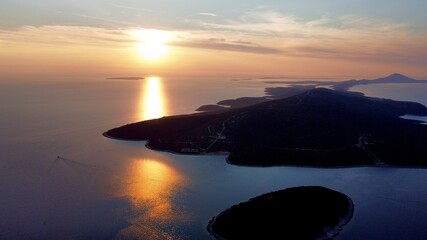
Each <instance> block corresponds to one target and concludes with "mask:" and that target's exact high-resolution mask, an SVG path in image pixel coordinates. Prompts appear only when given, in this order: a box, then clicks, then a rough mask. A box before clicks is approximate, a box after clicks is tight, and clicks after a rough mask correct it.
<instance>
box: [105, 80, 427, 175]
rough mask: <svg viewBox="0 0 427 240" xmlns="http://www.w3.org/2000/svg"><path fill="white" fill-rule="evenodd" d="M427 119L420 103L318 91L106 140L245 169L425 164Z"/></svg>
mask: <svg viewBox="0 0 427 240" xmlns="http://www.w3.org/2000/svg"><path fill="white" fill-rule="evenodd" d="M406 114H411V115H427V108H426V107H425V106H423V105H421V104H419V103H413V102H401V101H393V100H387V99H379V98H371V97H365V96H363V95H362V94H355V93H350V92H342V91H336V90H329V89H322V88H315V89H312V90H308V91H305V92H303V93H300V94H297V95H294V96H291V97H288V98H283V99H276V100H271V101H266V102H262V103H259V104H255V105H251V106H247V107H241V108H231V109H227V110H220V111H214V112H204V113H197V114H190V115H180V116H171V117H163V118H160V119H154V120H148V121H142V122H138V123H133V124H128V125H125V126H122V127H118V128H115V129H111V130H109V131H107V132H105V133H104V136H106V137H110V138H114V139H122V140H141V141H142V140H147V144H146V145H147V147H150V148H152V149H155V150H161V151H170V152H174V153H181V154H217V153H226V154H229V156H228V158H227V161H228V162H229V163H230V164H235V165H245V166H275V165H294V166H318V167H336V166H341V167H345V166H360V165H365V166H366V165H372V166H373V165H375V166H387V165H393V166H416V167H426V166H427V157H426V156H427V148H426V147H425V146H426V144H427V125H422V124H418V123H419V122H417V121H415V120H407V119H403V118H401V117H400V116H402V115H406Z"/></svg>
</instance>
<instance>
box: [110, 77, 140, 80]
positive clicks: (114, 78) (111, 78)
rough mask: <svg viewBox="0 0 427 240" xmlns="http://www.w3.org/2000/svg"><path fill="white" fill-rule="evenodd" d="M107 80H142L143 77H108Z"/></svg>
mask: <svg viewBox="0 0 427 240" xmlns="http://www.w3.org/2000/svg"><path fill="white" fill-rule="evenodd" d="M107 79H109V80H142V79H145V78H144V77H110V78H107Z"/></svg>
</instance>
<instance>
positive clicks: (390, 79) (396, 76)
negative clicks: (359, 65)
mask: <svg viewBox="0 0 427 240" xmlns="http://www.w3.org/2000/svg"><path fill="white" fill-rule="evenodd" d="M371 81H373V82H387V83H412V82H417V81H418V80H416V79H413V78H410V77H407V76H405V75H402V74H400V73H393V74H391V75H389V76H387V77H384V78H377V79H374V80H371Z"/></svg>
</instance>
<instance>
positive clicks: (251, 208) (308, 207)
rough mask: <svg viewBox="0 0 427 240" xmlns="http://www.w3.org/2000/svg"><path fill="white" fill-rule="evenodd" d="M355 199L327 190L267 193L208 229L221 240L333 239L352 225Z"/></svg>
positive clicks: (226, 213) (231, 210)
mask: <svg viewBox="0 0 427 240" xmlns="http://www.w3.org/2000/svg"><path fill="white" fill-rule="evenodd" d="M353 212H354V205H353V202H352V200H351V199H350V198H349V197H348V196H346V195H344V194H342V193H339V192H336V191H334V190H331V189H328V188H324V187H317V186H312V187H295V188H288V189H285V190H280V191H276V192H271V193H267V194H263V195H261V196H258V197H255V198H252V199H250V200H249V201H247V202H243V203H240V204H238V205H235V206H233V207H231V208H229V209H227V210H225V211H224V212H222V213H220V214H219V215H218V216H216V217H214V218H213V219H212V220H211V221H210V223H209V225H208V227H207V230H208V231H209V233H211V234H212V235H213V236H214V237H216V238H218V239H303V240H309V239H331V238H333V237H335V236H336V235H338V234H339V232H340V231H341V229H342V227H343V226H344V225H346V224H347V223H348V222H350V220H351V218H352V216H353Z"/></svg>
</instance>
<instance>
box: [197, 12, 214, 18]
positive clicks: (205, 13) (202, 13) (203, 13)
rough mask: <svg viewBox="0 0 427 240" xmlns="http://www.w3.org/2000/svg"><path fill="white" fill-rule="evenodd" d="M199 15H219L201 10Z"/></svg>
mask: <svg viewBox="0 0 427 240" xmlns="http://www.w3.org/2000/svg"><path fill="white" fill-rule="evenodd" d="M199 15H202V16H209V17H217V16H218V15H217V14H215V13H211V12H201V13H199Z"/></svg>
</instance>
